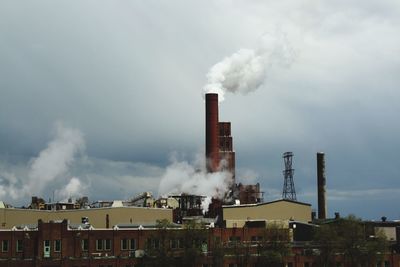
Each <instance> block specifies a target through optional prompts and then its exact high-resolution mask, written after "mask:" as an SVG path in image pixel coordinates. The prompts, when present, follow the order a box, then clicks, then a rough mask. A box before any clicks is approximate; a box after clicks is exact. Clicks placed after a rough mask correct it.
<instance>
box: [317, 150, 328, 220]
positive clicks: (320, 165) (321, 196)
mask: <svg viewBox="0 0 400 267" xmlns="http://www.w3.org/2000/svg"><path fill="white" fill-rule="evenodd" d="M317 184H318V219H326V213H327V208H326V189H325V185H326V175H325V154H324V153H323V152H318V153H317Z"/></svg>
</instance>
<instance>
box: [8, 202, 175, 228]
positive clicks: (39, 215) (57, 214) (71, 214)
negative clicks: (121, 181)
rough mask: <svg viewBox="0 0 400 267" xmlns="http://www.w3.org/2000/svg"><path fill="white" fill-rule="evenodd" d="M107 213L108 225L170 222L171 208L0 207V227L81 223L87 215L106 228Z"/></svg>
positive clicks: (94, 222)
mask: <svg viewBox="0 0 400 267" xmlns="http://www.w3.org/2000/svg"><path fill="white" fill-rule="evenodd" d="M107 214H108V218H109V227H112V226H113V225H116V224H121V223H133V224H135V223H154V222H155V221H156V220H161V219H167V220H169V221H170V222H172V210H171V209H157V208H141V207H117V208H111V207H110V208H96V209H79V210H60V211H48V210H31V209H8V208H3V209H0V229H10V228H12V227H13V226H15V225H21V224H37V222H38V220H39V219H42V220H43V221H45V222H48V221H51V220H63V219H67V220H69V221H70V223H75V224H79V223H81V218H82V217H88V218H89V223H90V224H91V225H93V227H95V228H106V226H107V225H106V217H107Z"/></svg>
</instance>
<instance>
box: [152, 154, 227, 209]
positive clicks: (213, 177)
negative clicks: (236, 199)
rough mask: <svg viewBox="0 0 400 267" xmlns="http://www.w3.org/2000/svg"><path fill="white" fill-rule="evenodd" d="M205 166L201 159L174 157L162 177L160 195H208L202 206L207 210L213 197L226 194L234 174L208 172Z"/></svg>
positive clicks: (221, 196)
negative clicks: (192, 159) (185, 159)
mask: <svg viewBox="0 0 400 267" xmlns="http://www.w3.org/2000/svg"><path fill="white" fill-rule="evenodd" d="M204 166H205V164H201V163H200V161H197V162H195V163H193V164H191V163H189V162H187V161H177V160H176V159H173V162H172V163H171V164H170V165H169V166H168V167H167V168H166V170H165V172H164V174H163V176H162V177H161V181H160V185H159V191H158V192H159V195H160V196H164V197H167V196H168V195H170V194H181V193H185V194H194V195H202V196H206V198H205V199H204V201H203V203H202V208H203V210H207V209H208V204H209V203H210V201H211V197H214V198H219V199H222V198H223V197H224V196H225V194H226V193H227V191H228V190H229V187H230V183H231V177H232V174H231V173H229V172H227V171H223V172H214V173H207V171H206V170H205V168H204Z"/></svg>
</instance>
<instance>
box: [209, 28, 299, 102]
mask: <svg viewBox="0 0 400 267" xmlns="http://www.w3.org/2000/svg"><path fill="white" fill-rule="evenodd" d="M294 56H295V53H294V50H293V49H292V47H291V46H290V44H289V42H288V40H287V38H286V35H284V34H283V33H282V32H279V31H277V32H276V33H275V34H266V35H264V36H263V37H262V38H261V40H260V43H259V47H258V48H257V49H240V50H239V51H237V52H236V53H234V54H232V55H231V56H229V57H226V58H224V59H223V60H222V61H221V62H219V63H217V64H215V65H214V66H213V67H211V69H210V70H209V72H208V73H207V76H206V77H207V84H206V85H205V86H204V88H203V90H204V93H218V95H219V101H223V100H224V95H225V92H231V93H237V92H240V93H242V94H247V93H249V92H252V91H255V90H257V89H258V88H259V87H260V86H261V85H262V84H263V82H264V80H265V78H266V75H267V73H268V70H270V69H271V68H272V67H274V66H278V65H280V66H289V65H290V64H291V63H292V62H293V60H294Z"/></svg>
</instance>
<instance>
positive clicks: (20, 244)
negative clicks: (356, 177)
mask: <svg viewBox="0 0 400 267" xmlns="http://www.w3.org/2000/svg"><path fill="white" fill-rule="evenodd" d="M22 248H23V246H22V240H17V252H22Z"/></svg>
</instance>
